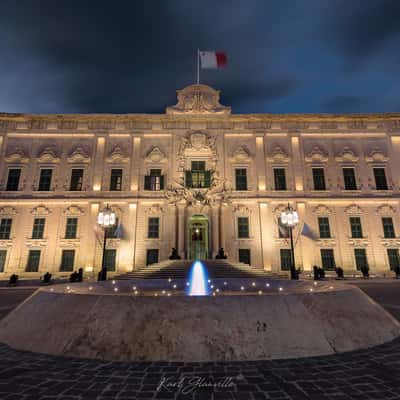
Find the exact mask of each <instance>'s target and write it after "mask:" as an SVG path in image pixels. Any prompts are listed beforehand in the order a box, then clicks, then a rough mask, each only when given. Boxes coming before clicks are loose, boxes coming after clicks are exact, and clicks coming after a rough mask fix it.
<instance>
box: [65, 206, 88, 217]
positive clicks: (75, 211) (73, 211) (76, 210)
mask: <svg viewBox="0 0 400 400" xmlns="http://www.w3.org/2000/svg"><path fill="white" fill-rule="evenodd" d="M63 214H64V215H83V214H85V211H84V209H83V208H81V207H79V206H76V205H71V206H69V207H67V208H66V209H65V210H64V212H63Z"/></svg>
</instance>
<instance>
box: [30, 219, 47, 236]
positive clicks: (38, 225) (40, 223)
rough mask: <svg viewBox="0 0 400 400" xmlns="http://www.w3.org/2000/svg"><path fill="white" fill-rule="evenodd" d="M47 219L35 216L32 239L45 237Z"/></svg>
mask: <svg viewBox="0 0 400 400" xmlns="http://www.w3.org/2000/svg"><path fill="white" fill-rule="evenodd" d="M45 221H46V220H45V219H44V218H35V219H34V220H33V228H32V239H43V233H44V224H45Z"/></svg>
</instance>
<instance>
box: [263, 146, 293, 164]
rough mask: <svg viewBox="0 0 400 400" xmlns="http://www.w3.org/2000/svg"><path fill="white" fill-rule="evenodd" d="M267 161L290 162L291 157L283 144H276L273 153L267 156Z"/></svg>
mask: <svg viewBox="0 0 400 400" xmlns="http://www.w3.org/2000/svg"><path fill="white" fill-rule="evenodd" d="M267 161H269V162H274V163H285V164H286V163H289V161H290V157H289V155H288V154H287V153H286V151H285V150H283V149H282V147H281V146H275V147H274V149H273V151H272V153H270V154H269V155H268V157H267Z"/></svg>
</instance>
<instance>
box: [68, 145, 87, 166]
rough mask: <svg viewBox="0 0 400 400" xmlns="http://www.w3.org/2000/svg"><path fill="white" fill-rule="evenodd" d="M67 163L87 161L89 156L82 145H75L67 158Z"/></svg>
mask: <svg viewBox="0 0 400 400" xmlns="http://www.w3.org/2000/svg"><path fill="white" fill-rule="evenodd" d="M67 161H68V162H69V163H88V162H90V157H89V156H88V154H87V153H86V151H85V150H84V149H83V148H82V147H80V146H79V147H77V148H76V149H75V150H74V151H73V152H72V153H71V154H70V155H69V157H68V158H67Z"/></svg>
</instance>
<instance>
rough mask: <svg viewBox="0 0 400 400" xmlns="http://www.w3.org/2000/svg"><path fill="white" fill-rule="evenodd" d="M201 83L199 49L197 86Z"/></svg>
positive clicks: (198, 54)
mask: <svg viewBox="0 0 400 400" xmlns="http://www.w3.org/2000/svg"><path fill="white" fill-rule="evenodd" d="M199 83H200V50H199V49H197V84H199Z"/></svg>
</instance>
